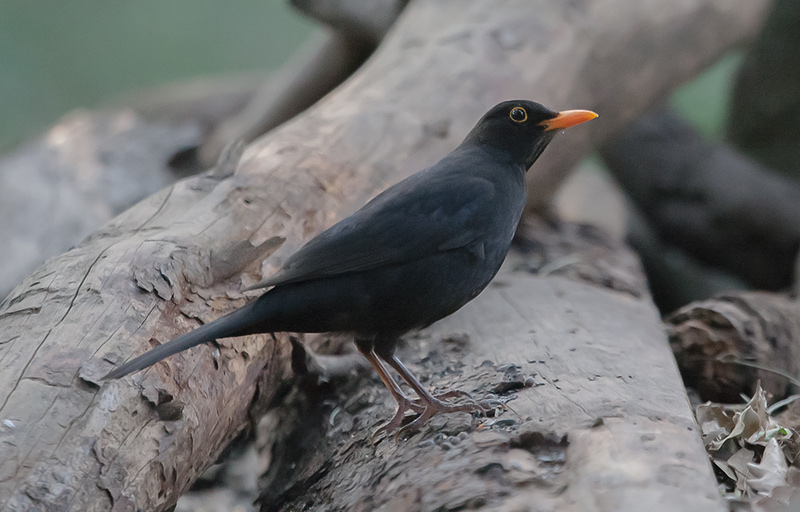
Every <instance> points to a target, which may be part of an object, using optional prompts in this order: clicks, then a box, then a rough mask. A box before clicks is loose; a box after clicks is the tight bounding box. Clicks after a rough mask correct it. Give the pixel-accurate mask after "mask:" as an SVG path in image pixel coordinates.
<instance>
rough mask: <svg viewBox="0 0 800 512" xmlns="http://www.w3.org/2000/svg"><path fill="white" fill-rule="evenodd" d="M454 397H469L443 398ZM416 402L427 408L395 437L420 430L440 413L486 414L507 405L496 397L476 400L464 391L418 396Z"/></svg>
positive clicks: (398, 437)
mask: <svg viewBox="0 0 800 512" xmlns="http://www.w3.org/2000/svg"><path fill="white" fill-rule="evenodd" d="M454 397H455V398H463V397H468V399H467V400H461V401H459V402H455V403H450V402H445V401H443V400H442V399H443V398H454ZM414 402H415V403H417V404H420V405H423V404H424V406H425V409H424V410H423V411H422V413H421V414H420V415H419V416H418V417H417V418H415V419H414V421H412V422H411V423H409V424H408V425H406V426H404V427H403V428H401V429H400V430H399V431H398V432H397V434H395V439H400V438H401V437H403V436H405V435H406V434H410V433H412V432H416V431H418V430H419V429H420V428H422V427H423V426H424V425H425V423H427V422H428V420H430V419H431V418H432V417H434V416H435V415H437V414H439V413H450V412H470V413H472V412H479V413H481V414H484V415H485V414H488V413H489V412H492V411H494V410H496V409H502V408H504V407H505V405H504V404H503V402H501V401H500V400H497V399H495V398H489V399H484V400H475V399H473V398H472V397H471V396H470V395H469V394H468V393H464V392H463V391H449V392H447V393H441V394H438V395H433V396H430V398H428V397H424V398H418V399H416V400H414Z"/></svg>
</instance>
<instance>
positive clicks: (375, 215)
mask: <svg viewBox="0 0 800 512" xmlns="http://www.w3.org/2000/svg"><path fill="white" fill-rule="evenodd" d="M494 194H495V187H494V185H493V184H492V183H491V182H490V181H488V180H486V179H483V178H477V177H469V176H467V177H463V176H454V175H452V174H448V175H436V174H434V173H425V172H423V173H418V174H416V175H414V176H411V177H410V178H408V179H406V180H404V181H402V182H400V183H398V184H397V185H395V186H394V187H391V188H389V189H387V190H386V191H384V192H383V193H382V194H380V195H378V196H377V197H375V198H374V199H373V200H372V201H370V202H369V203H367V204H366V205H365V206H364V207H363V208H362V209H360V210H359V211H357V212H356V213H354V214H353V215H351V216H350V217H347V218H346V219H344V220H342V221H340V222H339V223H338V224H335V225H334V226H332V227H331V228H330V229H328V230H326V231H324V232H322V233H320V234H319V235H318V236H317V237H315V238H314V239H312V240H311V241H309V242H308V243H307V244H306V245H305V246H303V247H302V248H300V250H298V251H297V252H296V253H294V254H293V255H292V256H291V257H290V258H289V259H288V260H287V261H286V263H285V264H284V265H283V267H282V268H281V269H280V270H279V271H278V272H277V273H276V274H274V275H273V276H272V277H270V278H268V279H267V280H265V281H262V282H261V283H259V284H257V285H255V286H253V287H251V288H250V289H253V288H266V287H269V286H275V285H280V284H289V283H296V282H300V281H308V280H310V279H320V278H324V277H332V276H336V275H341V274H348V273H353V272H359V271H364V270H369V269H372V268H376V267H380V266H384V265H392V264H396V263H402V262H407V261H413V260H416V259H419V258H422V257H425V256H428V255H431V254H434V253H436V252H439V251H447V250H452V249H457V248H460V247H466V246H469V245H470V244H472V243H474V242H475V241H476V240H477V239H478V237H479V236H480V235H481V234H482V231H483V229H482V226H483V225H485V218H484V217H485V213H486V211H487V210H488V205H489V203H490V202H491V201H492V198H493V197H494Z"/></svg>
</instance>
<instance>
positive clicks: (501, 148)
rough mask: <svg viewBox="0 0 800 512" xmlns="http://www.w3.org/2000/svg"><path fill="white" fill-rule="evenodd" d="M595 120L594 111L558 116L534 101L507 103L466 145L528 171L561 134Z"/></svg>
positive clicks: (480, 123)
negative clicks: (495, 155)
mask: <svg viewBox="0 0 800 512" xmlns="http://www.w3.org/2000/svg"><path fill="white" fill-rule="evenodd" d="M595 117H597V114H595V113H594V112H592V111H590V110H565V111H563V112H556V111H554V110H550V109H549V108H547V107H544V106H542V105H540V104H539V103H535V102H533V101H528V100H513V101H504V102H502V103H499V104H497V105H495V106H494V107H493V108H492V109H491V110H489V111H488V112H487V113H486V114H484V116H483V117H482V118H481V120H480V121H478V124H477V125H475V128H473V129H472V131H471V132H469V135H467V138H466V139H465V140H464V143H465V144H478V145H481V146H483V147H484V148H486V149H487V150H490V151H492V152H497V154H498V155H501V156H502V157H503V158H506V157H507V158H508V159H510V161H511V162H512V163H515V164H520V165H523V166H524V167H525V169H526V170H527V169H529V168H530V166H532V165H533V162H535V161H536V159H537V158H538V157H539V155H540V154H542V151H544V148H546V147H547V145H548V144H549V143H550V141H551V140H552V139H553V136H554V135H555V134H556V133H558V131H559V130H566V129H567V128H569V127H570V126H575V125H576V124H580V123H583V122H584V121H589V120H590V119H594V118H595Z"/></svg>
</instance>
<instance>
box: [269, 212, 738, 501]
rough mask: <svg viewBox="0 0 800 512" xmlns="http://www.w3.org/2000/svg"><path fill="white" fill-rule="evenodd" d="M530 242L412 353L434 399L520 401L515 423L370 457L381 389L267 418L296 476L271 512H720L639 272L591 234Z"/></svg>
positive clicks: (273, 494)
mask: <svg viewBox="0 0 800 512" xmlns="http://www.w3.org/2000/svg"><path fill="white" fill-rule="evenodd" d="M526 232H527V233H528V234H527V235H526V237H525V238H526V242H527V243H525V244H524V246H526V247H530V248H534V247H535V248H536V249H535V250H534V251H533V252H532V253H529V254H528V255H526V256H524V257H522V256H520V255H519V254H514V255H512V257H511V261H509V264H508V265H507V266H506V267H505V269H504V271H502V272H501V274H500V275H499V276H498V277H497V278H496V280H495V281H494V282H493V284H492V285H490V287H489V288H488V289H487V290H486V291H484V293H483V294H481V295H480V296H479V297H478V298H477V299H476V300H475V301H473V302H472V303H470V304H468V305H467V306H465V307H464V308H463V309H462V310H461V311H459V312H457V313H455V314H454V315H452V316H451V317H449V318H446V319H444V320H442V321H440V322H438V323H437V324H434V325H433V326H431V327H430V328H429V329H426V330H425V331H423V332H422V333H420V335H419V336H417V337H414V338H413V339H409V340H408V343H407V344H406V346H404V347H403V348H402V349H401V357H402V358H403V359H404V360H405V361H407V362H408V363H409V364H411V365H412V366H413V368H414V370H415V371H416V372H417V373H418V375H421V376H422V378H423V379H425V380H424V381H425V382H427V384H428V385H435V386H442V387H449V388H451V389H452V388H457V389H461V390H466V391H469V392H472V393H473V394H474V395H477V396H481V395H483V394H484V393H487V392H495V393H499V394H501V395H505V396H514V397H515V398H516V399H514V400H512V401H510V402H509V403H508V406H509V410H508V411H506V412H505V413H504V414H502V415H501V416H500V417H499V418H493V419H481V420H477V419H471V417H470V416H469V415H467V414H459V415H448V416H441V417H436V418H435V419H434V421H432V422H431V423H430V426H429V427H427V428H426V429H424V431H423V432H422V433H419V434H417V435H414V436H412V437H410V438H408V439H406V440H403V441H400V442H395V441H394V440H393V439H384V440H382V441H380V442H379V443H378V444H377V446H375V447H373V446H371V445H370V442H369V436H368V435H366V434H365V432H364V431H365V430H370V429H373V428H375V426H376V425H377V424H378V423H380V421H381V419H382V418H385V417H387V415H389V414H391V411H392V407H393V405H392V403H391V399H390V398H389V397H388V396H387V393H385V392H384V391H383V390H382V389H380V386H381V385H380V383H379V382H373V385H371V386H368V385H366V384H362V385H360V386H359V388H358V390H357V391H355V392H353V390H348V391H349V393H352V394H350V395H349V396H350V398H349V400H347V401H345V402H344V403H342V402H334V405H326V404H325V403H324V402H323V401H322V400H321V399H320V398H319V397H315V398H313V399H312V403H311V404H309V400H308V399H305V401H302V403H301V404H299V405H298V403H297V402H296V401H295V402H291V405H290V406H289V407H290V408H291V410H286V409H277V410H274V411H272V412H271V413H270V414H269V415H268V416H267V417H266V418H267V419H266V421H267V422H268V423H269V424H270V425H272V426H273V430H270V431H268V432H266V435H265V434H262V443H263V444H266V445H267V447H268V448H267V449H268V450H272V453H273V455H276V453H278V454H279V453H284V452H285V451H286V450H287V449H292V450H293V451H292V454H293V457H292V462H293V464H292V466H291V468H287V467H286V466H280V467H281V468H283V469H282V470H277V471H272V472H271V473H270V474H269V476H270V478H269V479H268V480H267V481H266V482H264V483H262V486H263V488H264V489H265V491H264V492H265V495H264V497H263V501H262V510H263V511H275V510H287V511H289V510H352V511H367V510H391V511H395V510H396V511H412V510H413V511H421V510H424V511H431V510H461V509H463V508H467V509H470V510H487V511H488V510H558V511H572V510H574V511H582V512H584V511H615V512H616V511H640V510H648V511H653V512H657V511H674V510H681V511H698V512H700V511H702V512H709V511H714V510H718V511H719V510H722V509H723V507H722V503H721V502H720V500H719V497H718V493H717V491H716V484H715V481H714V477H713V475H712V472H711V467H710V464H709V462H708V459H707V457H706V455H705V451H704V449H703V445H702V442H701V441H700V438H699V435H698V433H697V431H696V430H695V428H694V418H693V415H692V412H691V409H690V407H689V405H688V403H687V400H686V396H685V393H684V391H683V386H682V384H681V381H680V376H679V375H678V371H677V368H676V366H675V363H674V360H673V358H672V355H671V353H670V350H669V348H668V343H667V340H666V336H665V335H664V332H663V330H662V327H661V322H660V319H659V316H658V313H657V312H656V310H655V308H654V306H653V304H652V303H651V301H650V300H649V297H648V296H647V291H646V288H645V284H644V279H643V277H642V275H641V270H640V268H639V267H638V265H637V264H636V258H635V256H633V255H632V254H631V253H630V252H629V251H628V250H626V249H625V248H623V247H622V246H620V245H619V243H618V242H616V243H615V242H613V241H612V240H610V239H609V238H607V237H604V236H603V235H602V234H601V233H598V232H596V231H595V230H592V229H588V228H586V227H583V228H582V227H579V226H575V225H571V224H566V225H562V226H560V228H559V229H558V230H555V231H554V230H548V229H547V228H543V227H542V226H541V225H540V226H538V227H537V229H536V230H535V232H534V233H533V234H532V236H531V232H530V231H529V230H528V229H526ZM565 255H567V256H565ZM567 257H568V258H569V260H567V259H566V258H567ZM532 267H535V268H538V272H539V274H538V275H532V274H530V273H528V272H526V271H525V270H526V269H530V268H532ZM586 269H589V270H590V272H588V273H587V272H586ZM543 273H548V274H547V275H543ZM621 290H624V291H621ZM302 408H305V410H303V409H302ZM298 410H300V411H301V412H299V413H298V412H297V411H298ZM295 414H299V415H301V417H302V418H304V419H305V426H306V429H305V431H303V432H300V433H298V430H299V429H297V427H295V428H294V429H293V432H292V435H293V437H291V438H290V439H289V440H287V439H286V438H285V437H281V436H279V435H278V434H277V433H276V432H275V430H284V431H286V430H287V429H285V428H284V429H280V428H276V422H275V421H274V418H281V419H284V418H286V417H287V416H288V417H292V416H293V415H295ZM271 417H274V418H272V419H270V418H271ZM269 436H272V439H271V441H272V443H269V442H268V441H264V438H269ZM276 436H277V439H276ZM278 439H279V440H278ZM290 440H291V441H293V442H290ZM300 440H306V441H307V442H306V443H305V444H304V443H302V442H300ZM302 446H306V447H307V450H306V452H305V453H302V452H301V453H300V454H299V455H298V453H297V452H298V447H302ZM278 471H280V472H281V474H280V475H278V474H276V472H278ZM292 471H294V473H292Z"/></svg>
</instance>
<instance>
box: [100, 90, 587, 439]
mask: <svg viewBox="0 0 800 512" xmlns="http://www.w3.org/2000/svg"><path fill="white" fill-rule="evenodd" d="M594 117H597V115H596V114H594V113H593V112H589V111H567V112H562V113H558V112H554V111H552V110H549V109H547V108H545V107H543V106H542V105H539V104H538V103H534V102H531V101H524V100H518V101H506V102H503V103H500V104H499V105H497V106H495V107H494V108H492V109H491V110H489V112H487V113H486V114H485V115H484V116H483V118H481V120H480V121H479V122H478V124H477V125H476V126H475V127H474V128H473V129H472V131H471V132H470V133H469V134H468V135H467V137H466V138H465V139H464V142H462V143H461V145H460V146H458V147H457V148H456V149H455V150H454V151H453V152H452V153H450V154H449V155H447V156H446V157H444V158H443V159H442V160H441V161H439V162H438V163H437V164H435V165H433V166H431V167H429V168H427V169H425V170H423V171H420V172H418V173H417V174H414V175H413V176H410V177H409V178H407V179H405V180H403V181H401V182H400V183H397V184H396V185H394V186H392V187H390V188H388V189H386V190H385V191H384V192H383V193H381V194H380V195H378V196H377V197H375V198H374V199H373V200H372V201H370V202H369V203H367V204H366V205H365V206H364V207H363V208H361V209H360V210H358V211H357V212H356V213H354V214H353V215H351V216H350V217H347V218H346V219H343V220H342V221H340V222H339V223H337V224H336V225H334V226H333V227H331V228H330V229H328V230H326V231H324V232H322V233H320V234H319V235H317V236H316V237H315V238H313V239H312V240H311V241H309V242H308V243H307V244H306V245H305V246H303V247H302V248H301V249H300V250H298V251H297V252H296V253H295V254H294V255H292V256H291V257H290V258H289V259H288V260H287V262H286V264H285V265H284V266H283V267H282V268H281V269H280V270H279V271H278V272H277V273H276V274H275V275H273V276H272V277H270V278H269V279H267V280H266V281H264V282H262V283H260V284H259V285H258V286H257V287H272V288H271V289H270V290H269V291H267V292H266V293H264V294H263V295H261V296H260V297H259V298H258V299H256V300H255V301H253V302H251V303H249V304H247V305H245V306H243V307H242V308H240V309H238V310H236V311H233V312H232V313H230V314H228V315H225V316H223V317H221V318H219V319H217V320H215V321H213V322H210V323H208V324H206V325H204V326H202V327H199V328H197V329H195V330H193V331H191V332H189V333H186V334H184V335H182V336H179V337H178V338H175V339H174V340H172V341H170V342H168V343H165V344H163V345H161V346H159V347H156V348H154V349H153V350H151V351H149V352H147V353H145V354H144V355H141V356H139V357H137V358H135V359H133V360H132V361H129V362H127V363H125V364H123V365H122V366H120V367H119V368H117V369H115V370H113V371H111V372H110V373H109V374H108V375H107V376H106V377H105V378H118V377H122V376H124V375H127V374H129V373H132V372H135V371H138V370H141V369H143V368H146V367H148V366H150V365H152V364H154V363H156V362H157V361H160V360H161V359H163V358H165V357H167V356H169V355H172V354H175V353H177V352H180V351H183V350H186V349H188V348H190V347H193V346H195V345H198V344H201V343H206V342H210V341H214V340H215V339H218V338H226V337H232V336H242V335H246V334H255V333H267V332H282V331H290V332H350V333H353V334H354V336H355V340H356V345H357V346H358V349H359V350H360V351H361V352H362V353H363V354H364V355H365V356H366V357H367V359H369V361H370V363H372V365H373V366H374V367H375V369H376V370H377V371H378V372H379V374H380V375H381V378H382V379H383V381H384V383H385V384H386V386H387V387H388V388H389V390H390V391H391V392H392V394H393V396H394V397H395V399H396V400H397V401H398V404H399V407H398V412H397V414H396V415H395V417H394V418H393V419H392V421H390V422H389V424H387V425H386V426H385V429H386V430H391V429H394V428H396V427H397V426H399V425H400V424H401V422H402V420H403V416H404V413H405V411H407V410H409V409H411V410H414V411H417V412H420V413H421V416H420V417H419V418H418V419H417V420H416V421H415V423H418V424H421V423H423V422H424V421H426V420H427V418H429V417H430V416H431V415H433V414H435V413H436V412H439V411H452V410H482V409H483V408H484V405H483V404H480V403H478V402H469V403H467V404H458V405H453V404H448V403H446V402H443V401H441V400H439V399H438V398H437V397H434V396H431V395H430V394H429V393H428V392H427V390H425V389H424V388H422V387H421V386H420V385H419V383H418V382H417V381H416V379H414V377H413V375H411V374H410V373H409V372H408V370H406V369H405V367H403V365H402V364H401V363H400V361H399V360H398V359H397V358H396V357H395V356H394V349H395V345H396V343H397V340H398V338H399V336H401V335H402V334H403V333H405V332H408V331H409V330H412V329H416V328H421V327H425V326H427V325H429V324H431V323H433V322H435V321H436V320H439V319H440V318H443V317H445V316H447V315H449V314H450V313H453V312H454V311H456V310H457V309H459V308H460V307H461V306H463V305H464V304H466V303H467V302H469V301H470V300H472V299H473V298H474V297H475V296H476V295H478V294H479V293H480V292H481V290H483V289H484V288H485V287H486V285H488V284H489V281H491V279H492V278H493V277H494V275H495V274H496V273H497V271H498V270H499V268H500V265H501V264H502V262H503V259H504V258H505V256H506V253H507V252H508V249H509V246H510V244H511V239H512V238H513V236H514V231H515V230H516V228H517V224H518V223H519V220H520V217H521V215H522V210H523V207H524V205H525V172H526V171H527V170H528V169H529V168H530V167H531V165H533V163H534V161H535V160H536V159H537V158H538V156H539V155H540V154H541V152H542V151H543V150H544V148H545V147H546V146H547V144H548V143H549V142H550V140H551V139H552V138H553V135H554V134H555V133H556V132H557V130H559V129H566V128H568V127H570V126H573V125H575V124H578V123H581V122H584V121H588V120H589V119H593V118H594ZM376 355H377V356H378V357H376ZM379 358H380V359H379ZM381 359H382V360H383V361H385V362H386V363H388V364H389V365H390V366H392V367H393V368H395V370H397V371H398V373H399V374H400V376H401V377H403V379H404V380H406V382H408V383H409V385H410V386H411V387H412V388H413V389H414V391H415V392H416V393H417V395H418V397H419V398H418V399H417V400H411V399H409V398H408V397H406V396H405V395H404V394H403V392H402V391H401V390H400V388H399V386H397V384H396V383H395V382H394V380H393V379H392V378H391V376H390V375H389V374H388V372H387V371H386V369H385V367H384V366H383V364H382V362H381Z"/></svg>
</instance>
